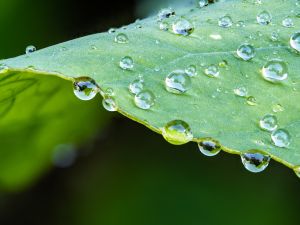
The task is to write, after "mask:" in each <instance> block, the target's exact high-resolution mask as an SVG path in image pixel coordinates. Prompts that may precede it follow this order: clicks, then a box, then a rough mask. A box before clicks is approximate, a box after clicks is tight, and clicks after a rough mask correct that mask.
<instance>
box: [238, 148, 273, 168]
mask: <svg viewBox="0 0 300 225" xmlns="http://www.w3.org/2000/svg"><path fill="white" fill-rule="evenodd" d="M241 159H242V163H243V165H244V167H245V168H246V169H247V170H249V171H250V172H253V173H259V172H262V171H263V170H265V169H266V168H267V167H268V165H269V163H270V160H271V157H270V156H269V155H267V154H265V153H263V152H261V151H259V150H250V151H248V152H245V153H243V154H241Z"/></svg>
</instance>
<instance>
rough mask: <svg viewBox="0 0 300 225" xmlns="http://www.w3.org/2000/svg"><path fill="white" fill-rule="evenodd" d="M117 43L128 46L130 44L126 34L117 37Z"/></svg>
mask: <svg viewBox="0 0 300 225" xmlns="http://www.w3.org/2000/svg"><path fill="white" fill-rule="evenodd" d="M115 42H117V43H119V44H126V43H128V42H129V39H128V37H127V35H126V34H124V33H120V34H117V35H116V37H115Z"/></svg>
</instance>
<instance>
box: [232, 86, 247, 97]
mask: <svg viewBox="0 0 300 225" xmlns="http://www.w3.org/2000/svg"><path fill="white" fill-rule="evenodd" d="M233 92H234V94H235V95H237V96H240V97H246V96H247V95H248V90H247V88H245V87H237V88H235V89H234V90H233Z"/></svg>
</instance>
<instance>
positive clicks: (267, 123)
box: [259, 114, 278, 132]
mask: <svg viewBox="0 0 300 225" xmlns="http://www.w3.org/2000/svg"><path fill="white" fill-rule="evenodd" d="M259 126H260V128H261V129H263V130H266V131H271V132H272V131H274V130H276V129H277V127H278V121H277V117H276V116H274V115H271V114H268V115H265V116H264V117H263V118H262V119H261V120H260V121H259Z"/></svg>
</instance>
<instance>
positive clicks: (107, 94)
mask: <svg viewBox="0 0 300 225" xmlns="http://www.w3.org/2000/svg"><path fill="white" fill-rule="evenodd" d="M105 95H106V96H110V97H111V96H114V95H115V92H114V89H112V88H107V89H106V91H105Z"/></svg>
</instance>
